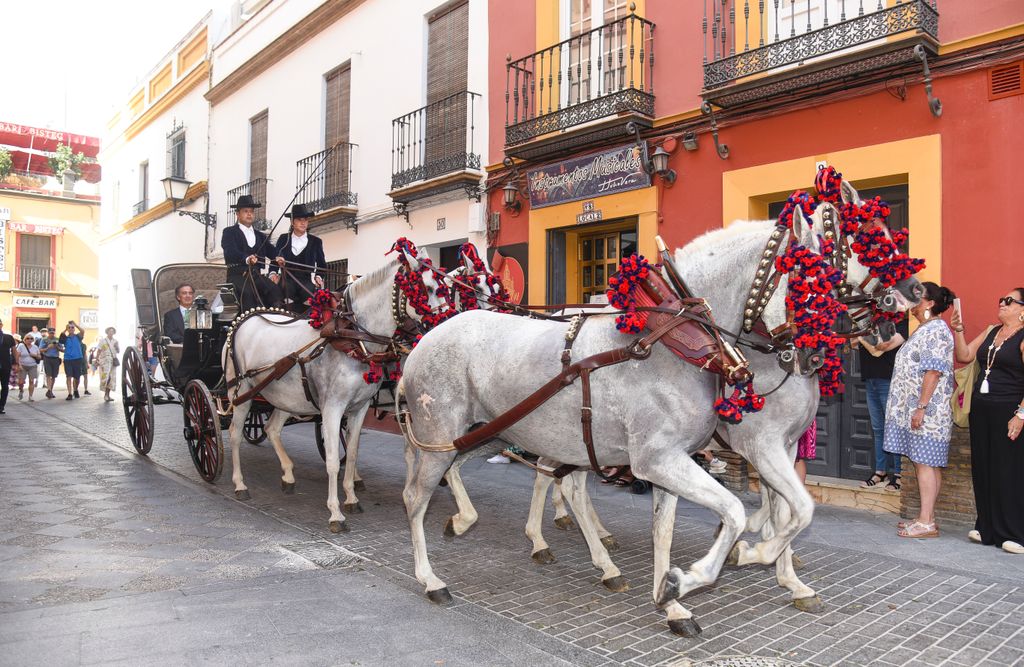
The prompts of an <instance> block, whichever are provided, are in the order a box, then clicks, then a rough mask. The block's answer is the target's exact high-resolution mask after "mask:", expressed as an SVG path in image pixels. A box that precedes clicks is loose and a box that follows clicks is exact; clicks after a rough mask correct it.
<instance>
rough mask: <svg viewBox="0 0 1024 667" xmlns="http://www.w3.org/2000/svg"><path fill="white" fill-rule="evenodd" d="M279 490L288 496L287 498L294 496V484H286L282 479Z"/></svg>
mask: <svg viewBox="0 0 1024 667" xmlns="http://www.w3.org/2000/svg"><path fill="white" fill-rule="evenodd" d="M281 490H282V491H284V492H285V494H286V495H289V496H290V495H292V494H294V493H295V482H286V481H284V480H283V479H282V480H281Z"/></svg>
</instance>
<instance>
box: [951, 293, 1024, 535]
mask: <svg viewBox="0 0 1024 667" xmlns="http://www.w3.org/2000/svg"><path fill="white" fill-rule="evenodd" d="M997 316H998V319H999V321H998V324H996V325H995V326H993V327H990V329H989V330H988V331H986V332H984V333H981V334H979V335H978V336H976V337H975V338H974V339H973V340H972V341H971V342H969V343H968V342H967V337H966V335H965V333H964V324H963V318H962V316H961V314H960V312H958V311H956V312H954V313H953V317H952V320H951V322H950V323H951V325H952V327H953V341H954V344H955V350H956V360H957V361H959V362H961V363H965V364H967V363H973V362H977V364H978V379H977V381H976V382H975V384H974V388H973V393H972V394H971V413H970V427H971V470H972V475H973V478H974V502H975V506H976V507H977V511H978V519H977V521H976V522H975V524H974V530H972V531H970V532H969V533H968V534H967V537H968V538H969V539H970V540H971V541H972V542H977V543H979V544H992V545H996V546H998V547H1002V549H1003V551H1006V552H1008V553H1012V554H1024V483H1022V480H1024V439H1022V438H1021V437H1020V434H1021V429H1022V427H1024V287H1015V288H1013V289H1012V290H1010V291H1009V292H1007V293H1006V294H1005V296H1002V297H1000V298H999V310H998V311H997Z"/></svg>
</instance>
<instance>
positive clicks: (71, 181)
mask: <svg viewBox="0 0 1024 667" xmlns="http://www.w3.org/2000/svg"><path fill="white" fill-rule="evenodd" d="M46 161H47V163H48V164H49V165H50V170H51V171H52V172H53V175H54V177H55V178H57V179H58V180H63V183H64V189H65V190H71V189H74V187H75V180H77V178H78V177H79V176H81V175H82V170H81V168H79V166H78V165H80V164H82V162H83V161H85V154H84V153H75V152H74V151H72V150H71V144H57V150H55V151H54V152H53V155H51V156H50V157H48V158H46Z"/></svg>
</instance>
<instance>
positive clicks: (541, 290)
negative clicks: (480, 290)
mask: <svg viewBox="0 0 1024 667" xmlns="http://www.w3.org/2000/svg"><path fill="white" fill-rule="evenodd" d="M586 201H592V202H594V208H595V209H597V210H599V211H601V213H602V214H603V218H604V220H605V221H607V222H612V221H614V220H616V219H619V218H628V217H636V218H637V230H636V231H637V249H638V252H639V253H640V254H642V255H646V256H648V257H654V256H655V254H656V252H657V249H656V248H655V246H654V237H655V235H656V234H658V233H659V230H658V188H657V186H651V187H648V188H642V189H639V190H631V191H629V192H620V193H618V194H614V195H606V196H604V197H595V198H593V199H588V200H586ZM583 203H584V202H583V201H574V202H569V203H567V204H558V205H557V206H548V207H546V208H539V209H532V210H530V211H529V216H530V220H529V225H530V232H529V238H528V243H529V246H528V248H529V250H528V252H529V267H528V272H529V284H530V286H529V294H528V297H527V300H528V302H529V303H534V304H545V303H547V298H548V266H547V253H548V231H550V230H552V229H560V228H564V229H565V231H566V232H567V233H570V234H581V233H583V232H584V231H587V232H589V231H591V230H592V229H596V228H597V227H599V225H580V226H577V225H575V224H574V223H575V221H576V216H577V215H578V214H580V213H582V212H583ZM575 253H576V248H575V244H573V243H569V242H567V243H566V259H567V261H568V260H569V259H570V258H571V257H572V256H574V255H575ZM570 278H571V276H566V284H567V285H568V284H571V283H570V281H569V279H570Z"/></svg>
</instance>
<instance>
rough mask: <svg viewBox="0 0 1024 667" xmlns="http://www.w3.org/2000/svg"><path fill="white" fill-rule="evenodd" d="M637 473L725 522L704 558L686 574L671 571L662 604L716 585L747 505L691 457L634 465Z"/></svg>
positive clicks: (662, 591)
mask: <svg viewBox="0 0 1024 667" xmlns="http://www.w3.org/2000/svg"><path fill="white" fill-rule="evenodd" d="M759 470H760V468H759ZM633 471H634V474H636V475H637V476H639V477H641V478H643V479H647V480H649V481H650V482H651V483H652V484H654V485H658V486H661V487H663V488H664V489H665V490H666V491H667V492H668V493H670V494H673V495H676V496H679V497H682V498H686V499H688V500H690V501H692V502H695V503H698V504H700V505H702V506H704V507H707V508H708V509H710V510H712V511H713V512H715V513H716V514H718V516H719V517H720V518H721V520H722V527H721V530H720V531H719V532H718V535H717V536H716V537H715V541H714V543H713V544H712V546H711V549H710V550H709V551H708V553H707V554H706V555H705V556H704V557H703V558H701V559H699V560H697V561H696V562H695V563H693V564H692V565H690V567H689V569H688V570H687V571H686V572H683V571H682V570H680V569H679V568H675V567H674V568H671V569H670V570H669V573H668V575H666V576H665V578H664V581H663V582H662V584H661V586H660V592H659V594H658V602H659V604H661V605H665V604H667V603H668V602H669V601H670V600H675V599H678V598H681V597H682V596H684V595H686V594H687V593H689V592H691V591H693V590H696V589H697V588H700V587H702V586H707V585H709V584H712V583H714V581H715V579H716V578H717V577H718V573H719V572H720V571H721V569H722V565H724V564H725V559H726V557H727V556H728V555H729V550H730V549H731V548H732V545H733V544H735V543H736V539H737V538H738V537H739V536H740V533H741V531H742V530H743V527H744V525H745V524H746V520H747V515H746V513H745V512H744V511H743V503H741V502H740V500H739V498H737V497H736V496H734V495H733V494H732V493H731V492H730V491H729V490H728V489H726V488H725V487H724V486H722V485H721V484H719V483H718V482H717V481H716V480H715V479H714V478H713V477H711V475H709V474H707V473H706V472H704V469H703V468H701V467H700V466H699V465H697V463H695V462H694V461H693V459H691V458H690V457H689V456H681V457H680V456H672V457H670V456H665V455H662V456H656V457H653V458H652V459H651V460H646V461H644V462H643V463H642V464H641V465H634V466H633ZM666 558H667V556H666Z"/></svg>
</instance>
